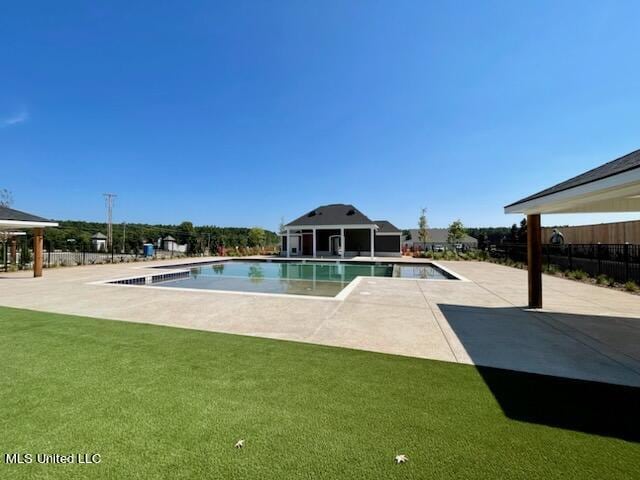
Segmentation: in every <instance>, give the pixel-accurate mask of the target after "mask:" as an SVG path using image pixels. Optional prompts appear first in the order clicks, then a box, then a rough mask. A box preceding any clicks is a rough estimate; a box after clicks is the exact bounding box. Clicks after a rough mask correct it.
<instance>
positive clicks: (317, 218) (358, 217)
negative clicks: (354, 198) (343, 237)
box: [286, 203, 374, 227]
mask: <svg viewBox="0 0 640 480" xmlns="http://www.w3.org/2000/svg"><path fill="white" fill-rule="evenodd" d="M373 223H374V222H373V221H372V220H371V219H369V217H367V216H366V215H365V214H363V213H362V212H361V211H360V210H358V209H357V208H356V207H354V206H353V205H348V204H342V203H334V204H331V205H323V206H321V207H318V208H316V209H314V210H311V211H310V212H308V213H306V214H304V215H302V216H301V217H298V218H296V219H295V220H293V221H292V222H289V223H287V225H286V226H287V227H289V226H292V225H304V226H320V225H372V224H373Z"/></svg>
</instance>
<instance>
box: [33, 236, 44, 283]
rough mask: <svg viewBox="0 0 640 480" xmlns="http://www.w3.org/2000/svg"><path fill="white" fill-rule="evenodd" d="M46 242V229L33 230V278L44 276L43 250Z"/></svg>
mask: <svg viewBox="0 0 640 480" xmlns="http://www.w3.org/2000/svg"><path fill="white" fill-rule="evenodd" d="M43 242H44V229H42V228H34V229H33V276H34V277H41V276H42V250H43V248H42V247H43Z"/></svg>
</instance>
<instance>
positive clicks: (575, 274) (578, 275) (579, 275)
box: [567, 270, 588, 280]
mask: <svg viewBox="0 0 640 480" xmlns="http://www.w3.org/2000/svg"><path fill="white" fill-rule="evenodd" d="M567 276H568V277H569V278H573V279H574V280H584V279H585V278H587V277H588V275H587V274H586V273H585V272H584V271H583V270H572V271H570V272H568V275H567Z"/></svg>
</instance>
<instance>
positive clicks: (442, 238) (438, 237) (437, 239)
mask: <svg viewBox="0 0 640 480" xmlns="http://www.w3.org/2000/svg"><path fill="white" fill-rule="evenodd" d="M409 232H410V234H409V235H403V236H402V246H403V247H406V248H409V249H411V248H413V247H414V245H415V246H416V247H419V248H420V249H422V250H425V249H426V250H432V249H433V248H434V247H444V246H446V245H450V246H453V244H451V243H449V230H448V229H446V228H427V241H426V242H424V243H423V242H421V241H420V235H419V230H418V229H417V228H416V229H411V230H409ZM455 244H456V245H458V244H460V245H462V248H464V249H471V248H478V240H477V239H475V238H473V237H470V236H469V235H465V236H464V237H462V238H461V239H460V240H457V241H456V242H455Z"/></svg>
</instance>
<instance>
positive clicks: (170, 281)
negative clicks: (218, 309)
mask: <svg viewBox="0 0 640 480" xmlns="http://www.w3.org/2000/svg"><path fill="white" fill-rule="evenodd" d="M160 268H163V269H167V268H176V269H180V270H179V271H176V272H175V273H164V274H157V275H153V276H152V277H139V278H137V279H126V280H119V281H116V282H112V283H120V284H123V283H124V284H131V285H151V286H160V287H169V288H191V289H203V290H220V291H235V292H253V293H277V294H289V295H313V296H321V297H335V296H336V295H338V294H339V293H340V292H341V291H342V290H343V289H344V288H345V287H346V286H347V285H349V283H351V282H352V281H353V280H354V279H355V278H357V277H360V276H362V277H400V278H423V279H438V280H447V279H453V278H454V277H453V276H452V275H450V274H449V273H447V272H445V271H443V270H441V269H439V268H438V267H436V266H435V265H432V264H422V265H416V264H393V263H362V262H358V263H347V262H316V261H314V262H307V261H304V262H298V261H277V260H270V261H259V260H228V261H222V262H215V263H207V264H193V265H175V266H173V267H160Z"/></svg>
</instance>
